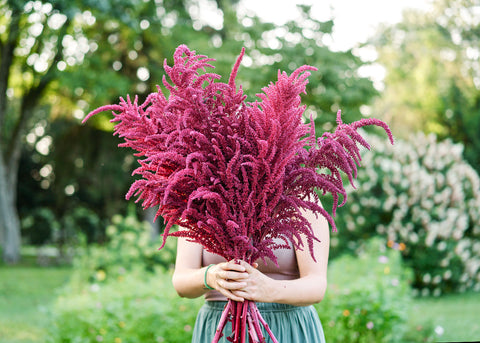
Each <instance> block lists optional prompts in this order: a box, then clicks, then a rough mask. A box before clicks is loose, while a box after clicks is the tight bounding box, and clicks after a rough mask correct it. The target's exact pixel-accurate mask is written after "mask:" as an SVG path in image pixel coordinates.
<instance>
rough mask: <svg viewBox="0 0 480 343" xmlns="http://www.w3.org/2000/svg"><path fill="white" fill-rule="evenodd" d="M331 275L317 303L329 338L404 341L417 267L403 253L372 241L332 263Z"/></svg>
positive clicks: (340, 340)
mask: <svg viewBox="0 0 480 343" xmlns="http://www.w3.org/2000/svg"><path fill="white" fill-rule="evenodd" d="M328 278H329V286H328V290H327V294H326V296H325V298H324V299H323V300H322V302H321V303H320V304H318V305H316V307H317V309H318V314H319V316H320V319H321V321H322V325H323V329H324V331H325V336H326V337H327V339H328V341H329V342H358V343H361V342H404V335H405V334H406V332H407V325H406V323H407V314H408V310H409V307H410V300H411V299H410V297H411V293H410V287H409V281H410V279H411V271H410V270H408V269H405V268H404V267H403V264H402V259H401V256H400V254H399V252H398V251H395V250H393V249H388V248H387V247H386V246H385V243H384V242H383V241H382V240H381V239H372V240H369V241H368V242H365V244H364V245H363V246H362V250H361V252H360V253H359V254H358V255H357V256H355V257H354V256H348V255H344V256H342V257H339V258H337V259H335V260H334V261H333V262H332V263H330V266H329V271H328Z"/></svg>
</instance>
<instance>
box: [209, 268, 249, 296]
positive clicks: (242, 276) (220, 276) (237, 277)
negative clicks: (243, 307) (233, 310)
mask: <svg viewBox="0 0 480 343" xmlns="http://www.w3.org/2000/svg"><path fill="white" fill-rule="evenodd" d="M245 264H246V263H244V264H243V265H242V264H237V263H235V262H233V261H230V262H223V263H219V264H216V265H214V266H212V267H211V268H210V269H208V272H207V284H208V285H209V286H210V287H213V288H214V289H216V290H217V291H219V292H220V293H222V294H223V295H224V296H225V297H227V298H229V299H232V300H234V301H243V300H244V297H242V296H239V295H236V294H235V293H234V292H236V291H238V290H241V289H244V288H245V287H246V286H247V282H246V280H247V279H248V278H249V273H247V272H246V267H245Z"/></svg>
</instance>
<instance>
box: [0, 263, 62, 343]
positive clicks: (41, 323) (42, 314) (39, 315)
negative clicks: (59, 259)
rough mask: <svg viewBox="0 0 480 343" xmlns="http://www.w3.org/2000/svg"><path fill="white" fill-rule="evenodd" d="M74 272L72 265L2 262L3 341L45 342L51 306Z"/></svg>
mask: <svg viewBox="0 0 480 343" xmlns="http://www.w3.org/2000/svg"><path fill="white" fill-rule="evenodd" d="M70 274H71V269H69V268H41V267H32V266H3V265H2V266H0V341H1V342H2V343H31V342H45V341H46V337H45V335H46V325H47V323H48V316H47V308H48V306H49V305H50V304H51V303H52V302H53V301H54V300H55V298H56V289H58V288H59V287H61V286H62V285H63V284H65V282H66V281H67V280H68V278H69V276H70Z"/></svg>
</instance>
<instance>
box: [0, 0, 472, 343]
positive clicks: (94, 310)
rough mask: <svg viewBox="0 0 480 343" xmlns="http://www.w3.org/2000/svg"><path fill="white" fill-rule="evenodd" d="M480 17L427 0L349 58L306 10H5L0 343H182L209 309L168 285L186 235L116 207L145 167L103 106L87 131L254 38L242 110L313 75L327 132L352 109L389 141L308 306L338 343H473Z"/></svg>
mask: <svg viewBox="0 0 480 343" xmlns="http://www.w3.org/2000/svg"><path fill="white" fill-rule="evenodd" d="M272 10H274V9H272ZM372 10H373V9H372ZM479 18H480V2H479V1H478V0H435V1H432V3H431V6H430V7H429V9H428V10H408V11H405V12H404V13H403V16H402V20H401V21H400V22H399V23H397V24H385V25H381V26H379V27H378V29H377V32H376V33H375V34H374V35H372V37H370V39H369V40H368V42H366V43H364V44H361V45H358V46H355V47H353V48H351V49H348V50H342V51H338V50H335V49H333V48H332V31H333V30H334V27H335V18H332V19H331V20H326V21H321V20H318V19H316V18H315V17H314V16H313V15H312V12H311V8H310V7H309V6H305V5H302V6H299V7H298V11H297V12H296V13H292V17H291V21H288V22H286V23H283V24H278V23H269V22H265V21H263V20H262V19H261V18H259V17H258V16H257V15H256V13H255V12H252V11H249V10H247V8H246V7H245V6H243V3H242V1H236V0H216V1H213V0H182V1H173V0H155V1H154V0H111V1H100V0H95V1H91V0H88V1H79V0H78V1H76V0H70V1H66V0H55V1H22V0H0V252H1V256H2V263H1V264H0V342H2V343H3V342H6V343H20V342H102V341H103V342H115V343H120V342H188V341H189V337H190V335H191V331H192V325H193V323H194V319H195V315H196V311H197V309H198V307H199V306H200V305H201V299H197V300H188V299H181V298H179V297H178V296H177V295H176V294H175V292H174V290H173V287H172V285H171V281H170V276H171V272H172V269H171V268H172V265H173V264H174V259H175V241H174V240H173V239H172V240H169V242H168V244H167V246H166V248H164V249H163V250H162V251H157V247H158V246H159V245H160V243H159V234H160V233H161V231H162V227H163V226H162V223H161V220H159V221H157V222H156V223H152V217H153V214H152V213H151V212H150V211H146V212H144V211H142V210H141V209H140V208H139V206H137V205H135V204H134V203H133V202H132V201H131V202H127V201H125V200H124V195H125V193H126V191H127V190H128V187H129V185H130V183H131V182H132V181H133V178H132V177H131V176H130V174H131V171H132V170H133V169H134V168H135V164H136V162H135V160H134V158H133V156H132V154H131V152H130V151H127V150H126V149H118V148H117V147H116V146H117V144H118V143H119V142H120V140H119V139H118V138H117V137H113V136H112V128H113V127H112V124H111V123H110V122H109V117H108V115H106V116H100V115H99V116H96V117H95V118H93V119H92V120H90V121H89V122H88V124H87V125H82V124H81V120H82V119H83V118H84V116H85V115H86V113H88V112H89V111H90V110H92V109H94V108H96V107H98V106H101V105H104V104H110V103H115V102H117V101H118V97H119V96H121V95H122V96H124V95H126V94H131V95H133V94H138V96H139V98H140V100H141V99H144V98H145V96H146V95H147V94H148V93H150V92H152V91H155V89H156V85H157V84H159V83H161V82H160V81H161V78H162V76H163V61H164V59H167V61H168V63H171V62H172V60H171V58H172V54H173V51H174V49H175V48H176V47H177V46H178V45H179V44H182V43H183V44H187V45H188V46H189V47H190V48H191V49H193V50H196V51H197V52H198V53H201V54H206V55H209V56H211V57H215V58H216V59H217V62H216V63H215V65H216V67H217V69H216V70H215V72H217V73H219V74H221V75H228V73H229V71H230V69H231V67H232V64H233V61H235V58H236V56H237V55H238V54H239V52H240V50H241V48H242V47H245V48H246V56H245V58H244V60H243V63H242V66H241V68H240V71H239V75H238V78H237V80H238V82H239V83H240V84H242V85H243V88H244V90H245V92H246V93H247V94H248V95H249V97H250V99H251V100H253V99H254V98H255V94H256V93H257V92H258V91H259V90H260V89H261V88H262V87H263V86H265V85H267V84H268V83H269V82H270V81H274V80H275V79H276V75H277V70H278V69H281V70H285V71H287V72H291V71H293V70H294V69H296V68H297V67H299V66H301V65H303V64H309V65H313V66H315V67H317V68H318V71H317V72H315V73H313V74H312V76H311V77H310V83H309V85H308V87H307V91H308V93H307V94H306V95H304V96H303V101H304V103H305V104H306V105H307V110H306V115H307V117H309V116H310V114H312V115H313V117H314V119H315V125H316V127H317V132H320V133H321V132H324V131H328V130H332V129H333V128H334V127H335V113H336V111H337V110H338V109H341V110H342V113H343V118H344V121H345V122H351V121H353V120H357V119H360V118H362V117H365V116H367V117H368V116H373V117H377V118H380V119H383V120H385V121H387V122H388V123H389V124H390V126H391V128H392V130H393V132H394V134H395V136H396V144H395V145H394V146H390V145H388V144H386V143H385V138H384V137H377V134H378V133H379V132H378V131H376V130H372V131H368V132H367V133H366V134H368V136H369V141H370V142H372V146H373V151H372V152H368V151H364V152H363V154H362V155H363V163H362V164H363V167H362V168H361V170H360V172H359V174H358V181H357V182H356V183H355V184H356V185H357V189H355V190H354V189H350V190H349V202H348V204H347V205H346V206H344V207H342V208H340V209H339V210H338V211H337V216H336V222H337V226H338V228H339V232H338V233H335V234H332V237H331V262H330V267H329V288H328V291H327V295H326V297H325V299H324V300H323V301H322V302H321V303H320V304H318V305H317V306H316V308H317V310H318V313H319V315H320V318H321V320H322V323H323V325H324V329H325V332H326V336H327V338H328V341H329V342H372V341H373V342H432V341H475V340H477V341H478V340H480V324H479V322H478V308H480V240H479V238H480V179H479V176H478V175H479V172H480V136H479V132H480V91H479V90H480V68H479V63H478V60H479V57H480V48H479V46H480V44H479V43H480V42H479V39H480V19H479ZM354 29H355V28H352V30H354ZM365 52H368V54H365ZM365 56H370V57H369V58H368V59H367V58H365ZM372 56H373V57H372ZM374 69H375V70H380V71H382V72H383V74H384V77H383V79H382V80H378V79H376V80H373V79H371V78H370V77H368V75H369V74H368V73H369V71H371V70H374ZM330 200H331V199H328V198H325V199H324V205H325V206H326V207H327V208H328V206H329V203H330Z"/></svg>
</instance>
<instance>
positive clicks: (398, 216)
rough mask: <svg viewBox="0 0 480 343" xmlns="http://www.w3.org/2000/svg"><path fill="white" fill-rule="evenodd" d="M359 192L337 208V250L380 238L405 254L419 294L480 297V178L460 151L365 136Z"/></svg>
mask: <svg viewBox="0 0 480 343" xmlns="http://www.w3.org/2000/svg"><path fill="white" fill-rule="evenodd" d="M367 141H368V142H371V145H372V147H373V149H372V151H365V152H364V153H363V157H362V158H363V161H362V166H363V167H362V168H360V170H359V173H358V181H357V182H356V183H355V184H356V185H358V188H357V189H356V190H352V189H350V190H349V192H348V194H349V199H348V205H346V206H345V207H343V208H341V209H339V211H338V213H337V217H336V222H337V225H338V229H339V234H338V235H337V236H334V237H333V240H332V243H333V246H335V245H337V247H336V248H335V247H334V249H339V250H340V251H344V249H346V250H350V251H353V252H354V251H356V250H358V249H361V246H362V244H363V242H364V240H365V239H367V238H369V237H371V236H372V235H375V234H378V235H381V236H383V237H385V239H386V240H387V242H388V244H387V245H388V246H389V247H391V248H394V249H398V250H400V251H401V252H402V256H403V259H404V261H405V262H406V264H407V265H408V266H410V267H411V268H412V269H413V271H414V280H413V286H414V288H415V289H416V290H417V291H418V292H420V293H421V294H422V295H429V294H433V295H440V294H442V293H446V292H452V291H465V290H467V289H474V290H477V291H478V290H480V179H479V176H478V174H477V173H476V171H475V170H474V169H473V168H472V167H471V166H470V165H469V164H467V162H465V160H464V159H463V157H462V152H463V146H462V145H460V144H454V143H452V142H451V141H450V140H446V141H437V139H436V137H435V136H434V135H429V136H425V135H424V134H422V133H418V134H416V135H415V136H413V137H412V139H410V140H409V141H402V140H398V141H396V143H395V145H394V146H391V145H390V144H389V143H388V141H387V140H385V139H384V138H378V137H376V136H371V137H367Z"/></svg>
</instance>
